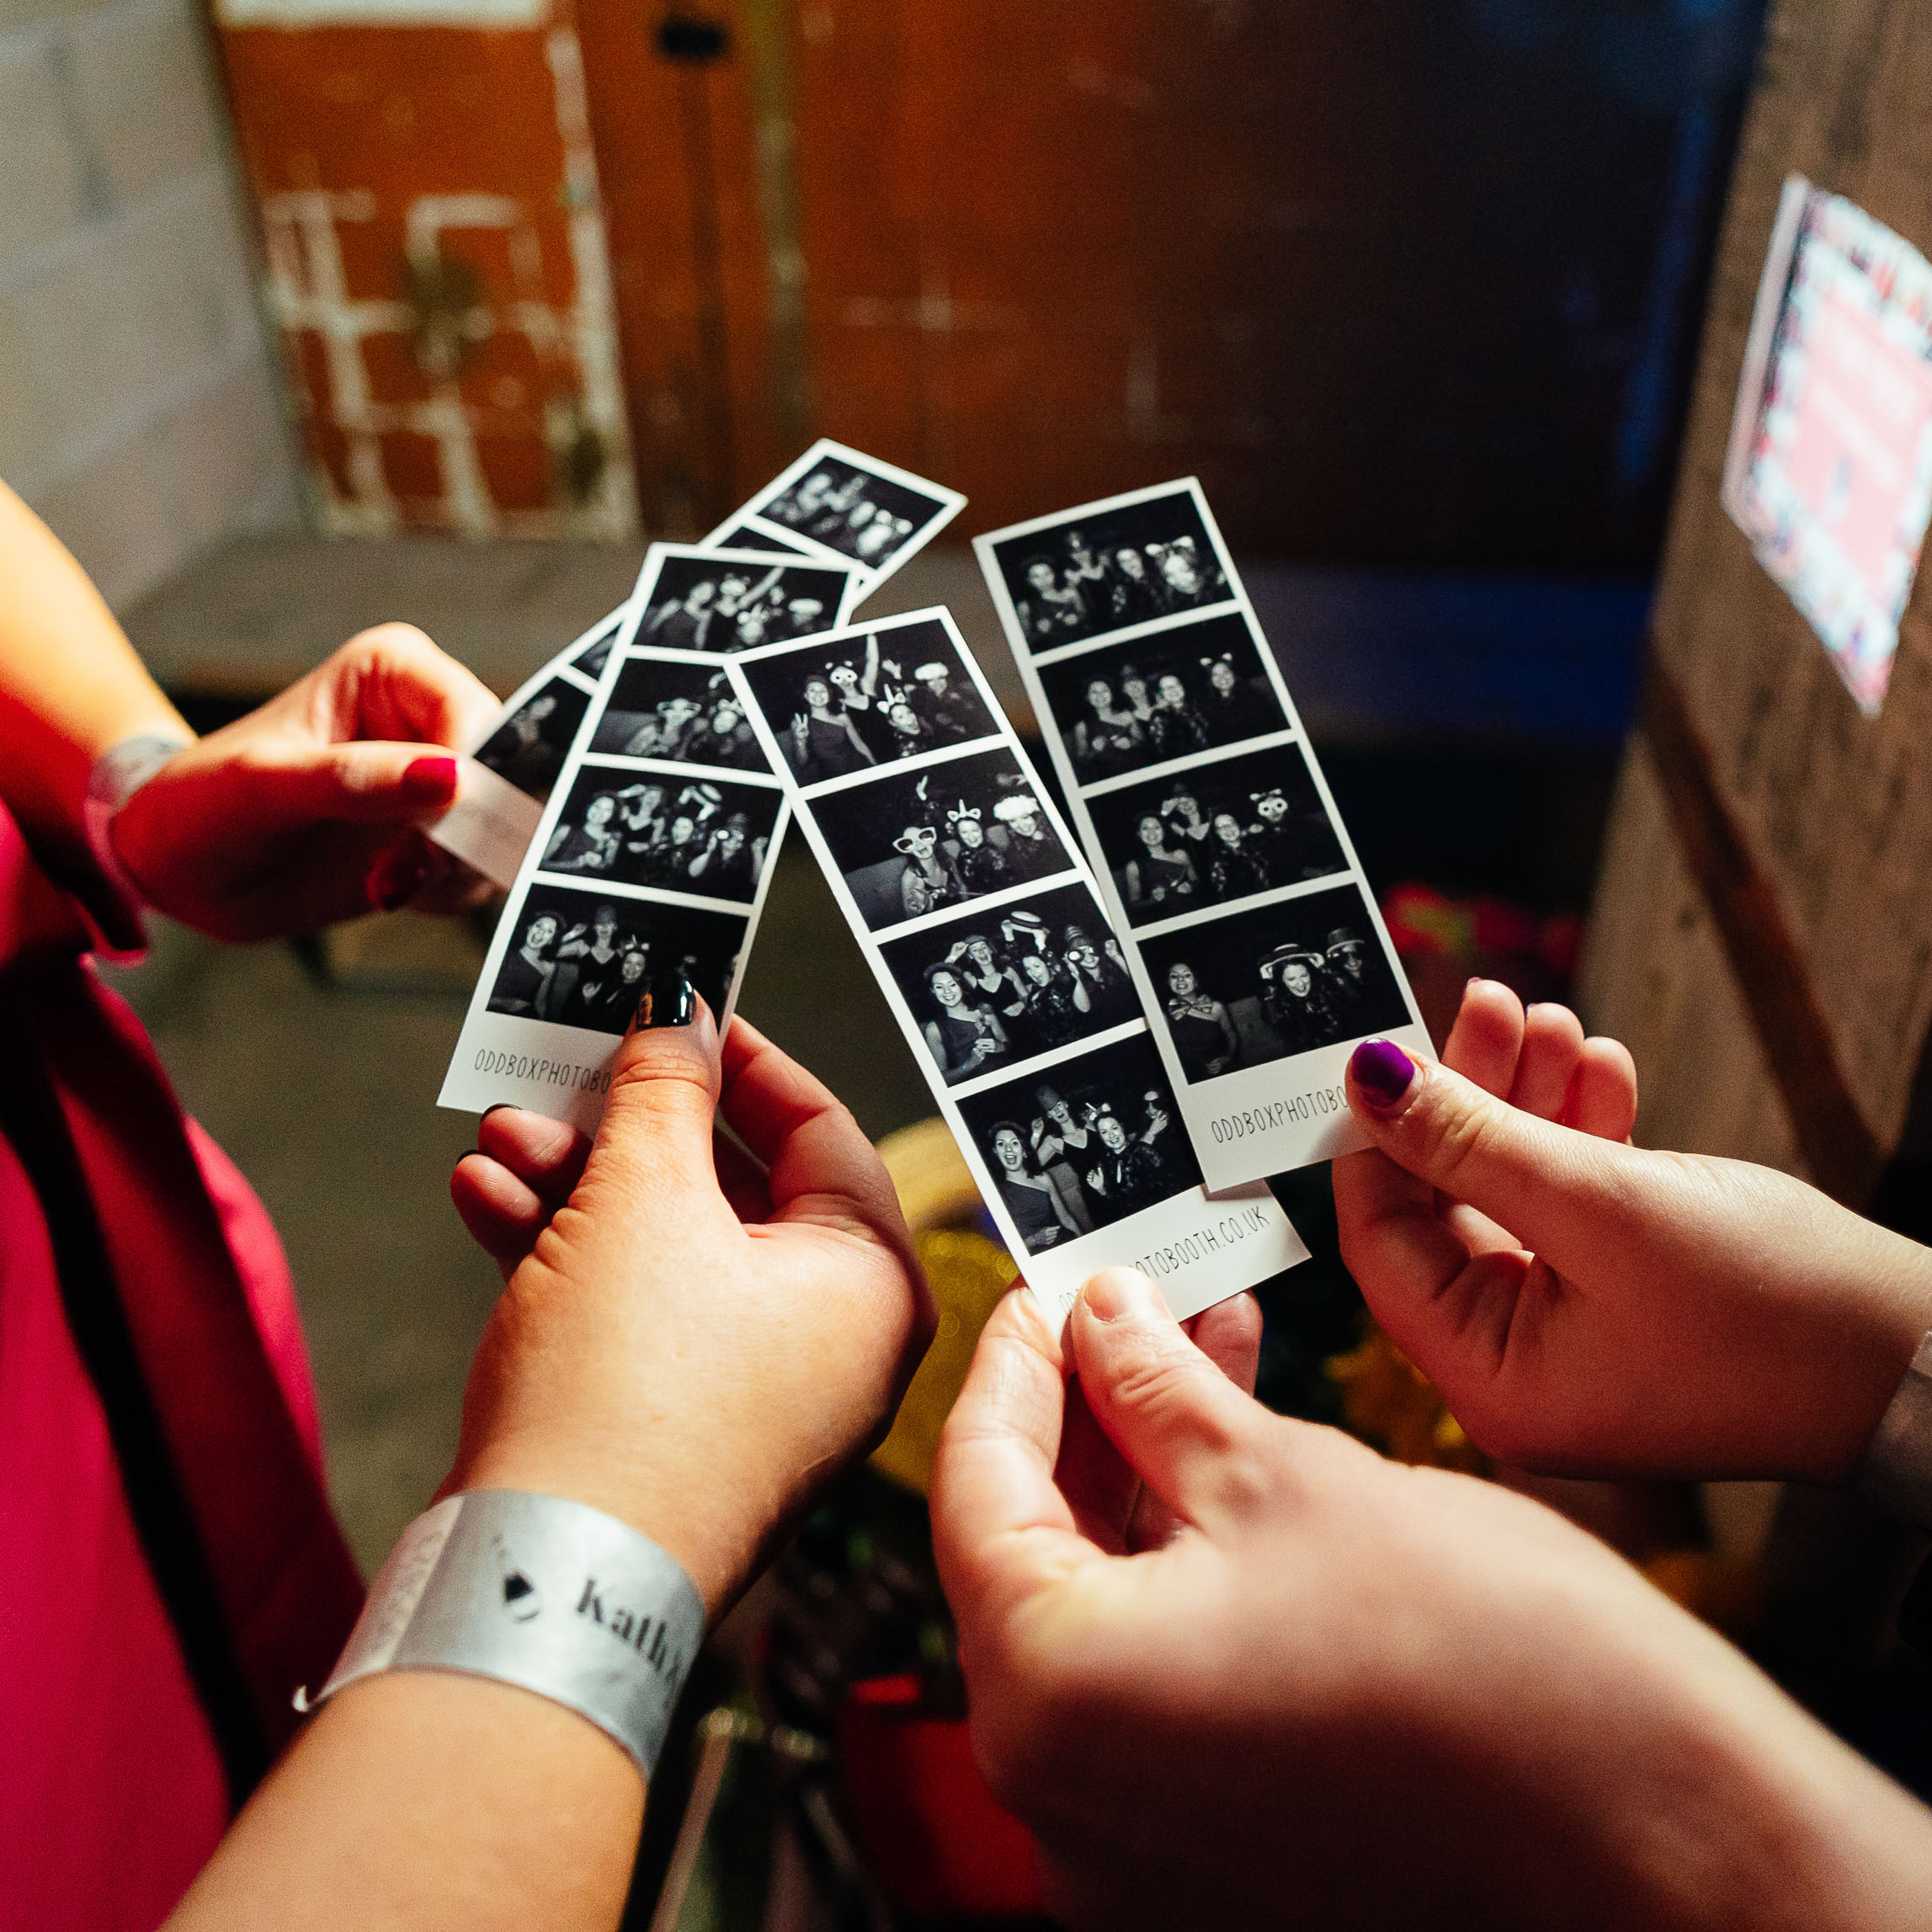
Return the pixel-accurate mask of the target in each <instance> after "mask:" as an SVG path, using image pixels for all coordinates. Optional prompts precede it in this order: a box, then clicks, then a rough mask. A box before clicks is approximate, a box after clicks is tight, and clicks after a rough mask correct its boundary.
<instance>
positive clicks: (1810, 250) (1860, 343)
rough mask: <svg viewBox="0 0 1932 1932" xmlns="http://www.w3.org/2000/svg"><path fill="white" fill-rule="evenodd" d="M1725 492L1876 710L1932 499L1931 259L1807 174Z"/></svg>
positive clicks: (1785, 202) (1844, 672) (1746, 389)
mask: <svg viewBox="0 0 1932 1932" xmlns="http://www.w3.org/2000/svg"><path fill="white" fill-rule="evenodd" d="M1724 505H1725V508H1726V509H1727V510H1728V511H1729V513H1730V514H1731V517H1732V520H1733V521H1734V522H1735V523H1736V524H1738V527H1739V528H1740V529H1741V530H1743V532H1744V534H1745V535H1747V536H1748V538H1749V539H1750V540H1751V545H1752V548H1753V549H1754V551H1756V552H1757V556H1758V559H1759V562H1761V563H1762V564H1763V565H1764V568H1765V570H1766V571H1768V572H1770V575H1771V576H1772V577H1774V578H1775V579H1776V581H1777V582H1778V583H1780V584H1781V585H1782V586H1783V587H1784V589H1785V592H1786V594H1787V595H1788V596H1789V597H1790V598H1791V601H1792V603H1793V604H1796V606H1797V608H1798V609H1800V610H1801V611H1802V612H1803V614H1804V615H1805V617H1806V619H1807V620H1808V621H1809V623H1810V624H1811V626H1812V629H1813V630H1814V631H1817V633H1818V636H1819V637H1820V639H1821V640H1822V641H1823V643H1824V646H1825V648H1826V649H1827V650H1828V651H1829V652H1831V655H1832V658H1833V661H1834V663H1836V665H1837V666H1838V669H1839V675H1840V676H1841V677H1843V678H1844V681H1845V684H1846V687H1847V688H1848V689H1850V692H1851V695H1852V696H1853V697H1854V698H1855V700H1857V702H1858V705H1859V706H1860V709H1861V710H1863V711H1865V712H1867V713H1876V711H1877V710H1878V708H1879V706H1880V705H1881V704H1882V703H1883V701H1884V699H1885V689H1886V685H1887V682H1888V681H1889V679H1890V678H1891V674H1892V657H1893V654H1894V652H1896V651H1897V645H1898V620H1899V618H1900V616H1901V615H1902V614H1903V611H1904V609H1905V604H1906V600H1907V599H1908V598H1909V597H1910V595H1911V593H1912V580H1913V576H1914V575H1915V573H1916V572H1917V571H1918V567H1919V550H1920V548H1921V546H1923V544H1924V538H1925V529H1926V523H1927V519H1928V514H1929V513H1932V263H1927V261H1926V259H1925V258H1924V256H1923V255H1921V254H1920V253H1919V251H1918V250H1917V249H1916V248H1914V247H1912V245H1911V244H1910V243H1909V242H1906V241H1904V240H1903V239H1902V238H1901V237H1898V236H1897V235H1895V234H1894V233H1893V232H1892V231H1891V230H1890V229H1889V228H1886V227H1883V226H1881V225H1880V224H1879V223H1878V222H1876V221H1873V220H1872V219H1871V216H1868V215H1866V214H1865V213H1864V212H1863V211H1862V210H1860V209H1858V208H1856V207H1855V206H1854V205H1852V203H1850V202H1849V201H1847V200H1844V198H1843V197H1842V196H1840V195H1836V194H1826V193H1824V192H1823V190H1821V189H1817V188H1814V187H1813V186H1812V184H1810V183H1809V182H1807V181H1806V180H1805V179H1804V178H1802V176H1797V175H1794V176H1792V177H1791V178H1790V179H1789V180H1788V181H1787V182H1786V184H1785V190H1784V194H1783V197H1782V199H1781V200H1780V205H1779V212H1778V220H1777V223H1776V226H1775V228H1774V230H1773V232H1772V238H1771V247H1770V253H1769V254H1768V255H1767V257H1766V259H1765V263H1764V277H1763V279H1762V281H1761V282H1760V283H1759V290H1758V303H1757V308H1756V311H1755V312H1754V316H1753V319H1752V326H1751V335H1750V339H1749V343H1748V346H1747V349H1746V352H1745V358H1744V369H1743V378H1742V380H1741V381H1740V383H1739V385H1738V407H1737V412H1736V414H1735V416H1734V417H1733V418H1732V430H1731V443H1730V448H1729V451H1728V454H1727V460H1726V463H1725V471H1724Z"/></svg>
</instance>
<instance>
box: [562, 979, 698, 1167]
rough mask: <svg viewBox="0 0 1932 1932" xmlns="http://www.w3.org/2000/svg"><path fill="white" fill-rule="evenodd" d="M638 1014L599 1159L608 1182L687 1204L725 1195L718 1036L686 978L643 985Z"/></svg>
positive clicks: (621, 1056) (613, 1071) (614, 1070)
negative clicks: (702, 1195) (718, 1155)
mask: <svg viewBox="0 0 1932 1932" xmlns="http://www.w3.org/2000/svg"><path fill="white" fill-rule="evenodd" d="M638 994H639V998H638V1001H637V1010H636V1014H635V1015H634V1016H633V1017H632V1019H631V1025H630V1029H629V1030H628V1031H627V1032H626V1033H625V1035H624V1040H623V1043H622V1045H621V1046H619V1048H618V1049H617V1056H616V1058H615V1060H614V1061H613V1062H611V1067H610V1097H609V1100H608V1102H607V1103H606V1104H605V1107H604V1120H603V1122H602V1124H601V1125H600V1126H599V1128H598V1130H597V1140H596V1142H595V1145H594V1147H593V1150H592V1157H591V1158H592V1159H593V1162H594V1163H596V1164H597V1166H598V1167H599V1168H600V1169H601V1170H602V1171H603V1174H604V1175H605V1176H609V1175H611V1174H613V1173H614V1172H615V1173H616V1174H622V1175H624V1176H625V1178H626V1179H627V1180H628V1181H629V1182H630V1184H632V1185H635V1186H638V1187H641V1188H644V1189H646V1190H648V1191H650V1192H652V1193H653V1194H659V1193H668V1194H671V1195H674V1196H675V1197H677V1198H679V1200H685V1201H689V1200H692V1199H694V1198H695V1197H694V1196H693V1195H692V1194H691V1191H690V1190H692V1189H693V1188H700V1189H708V1190H710V1191H711V1193H712V1194H716V1191H717V1174H716V1168H715V1167H714V1166H713V1164H712V1158H711V1126H712V1121H713V1119H714V1117H715V1116H716V1112H717V1105H718V1092H719V1088H720V1084H721V1076H720V1072H719V1053H718V1030H717V1028H716V1025H714V1024H713V1022H712V1019H711V1009H710V1008H709V1007H708V1006H706V1005H705V1003H704V1001H703V1000H701V999H700V998H698V996H697V994H696V993H695V992H694V991H693V990H692V987H691V982H689V980H688V979H686V978H685V977H684V975H683V974H682V973H680V972H672V973H660V974H657V975H656V976H655V977H652V978H648V979H643V980H640V981H639V982H638Z"/></svg>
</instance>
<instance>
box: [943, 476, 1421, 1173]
mask: <svg viewBox="0 0 1932 1932" xmlns="http://www.w3.org/2000/svg"><path fill="white" fill-rule="evenodd" d="M973 547H974V548H975V550H976V551H977V552H978V554H979V560H980V567H981V569H982V572H984V573H985V576H986V580H987V588H988V589H989V590H990V591H991V592H992V593H993V604H994V605H995V607H996V608H997V609H998V612H999V615H1000V621H1001V623H1002V625H1003V626H1004V628H1005V631H1006V634H1007V638H1008V641H1009V642H1010V643H1011V645H1012V647H1013V653H1014V658H1015V660H1016V661H1017V663H1018V665H1019V673H1020V676H1021V678H1022V679H1023V680H1024V681H1025V685H1026V689H1027V695H1028V696H1029V697H1030V698H1031V700H1033V705H1034V709H1035V714H1036V715H1037V716H1038V717H1039V720H1040V725H1041V733H1042V735H1043V736H1044V737H1045V739H1046V746H1047V749H1048V752H1049V753H1050V755H1051V757H1052V759H1053V762H1054V767H1055V769H1056V771H1057V772H1058V773H1059V774H1060V778H1061V780H1062V783H1063V784H1064V785H1065V786H1066V788H1067V799H1068V802H1069V806H1070V808H1071V810H1072V815H1073V819H1074V822H1075V824H1076V826H1077V827H1078V831H1079V833H1080V838H1081V842H1082V844H1083V849H1084V850H1085V851H1086V853H1087V854H1088V855H1089V856H1090V857H1091V859H1092V860H1093V862H1094V867H1095V869H1096V870H1097V872H1098V874H1099V889H1100V892H1101V895H1102V897H1103V899H1104V902H1105V904H1106V907H1107V911H1108V913H1109V915H1110V918H1111V919H1112V920H1113V922H1114V923H1115V927H1116V929H1118V930H1119V931H1120V933H1121V934H1123V935H1125V937H1124V939H1123V947H1124V950H1125V951H1126V955H1127V959H1128V963H1129V965H1130V966H1131V969H1132V971H1133V975H1134V980H1135V984H1136V987H1137V988H1138V990H1139V993H1140V995H1141V998H1142V1001H1143V1003H1144V1004H1145V1006H1146V1009H1147V1011H1148V1012H1149V1013H1150V1014H1156V1015H1157V1016H1158V1019H1157V1021H1156V1024H1155V1025H1154V1028H1153V1035H1154V1042H1155V1044H1156V1046H1158V1048H1159V1051H1160V1056H1161V1060H1162V1063H1163V1066H1164V1067H1165V1068H1166V1071H1167V1072H1168V1077H1169V1078H1171V1079H1172V1080H1173V1082H1174V1091H1175V1094H1176V1096H1177V1098H1178V1100H1179V1111H1180V1115H1181V1120H1182V1122H1183V1124H1184V1127H1185V1129H1186V1132H1187V1136H1188V1139H1189V1141H1190V1143H1191V1144H1192V1147H1193V1150H1194V1153H1195V1158H1197V1159H1198V1161H1199V1162H1200V1169H1201V1172H1202V1174H1204V1175H1205V1176H1206V1182H1207V1184H1208V1185H1209V1186H1210V1187H1212V1188H1222V1187H1233V1186H1235V1185H1237V1184H1239V1183H1241V1182H1244V1181H1252V1180H1256V1179H1260V1178H1262V1177H1263V1176H1264V1175H1268V1174H1281V1173H1285V1171H1287V1170H1288V1169H1290V1168H1298V1167H1306V1166H1307V1165H1309V1164H1310V1163H1313V1162H1316V1161H1324V1160H1329V1159H1332V1158H1333V1157H1335V1156H1336V1155H1338V1154H1344V1153H1351V1152H1355V1150H1356V1149H1357V1148H1359V1147H1364V1146H1365V1145H1366V1144H1367V1142H1366V1140H1365V1136H1363V1135H1362V1134H1361V1133H1360V1131H1359V1130H1358V1129H1357V1128H1356V1127H1355V1125H1354V1123H1353V1122H1352V1120H1350V1118H1349V1110H1348V1106H1347V1104H1346V1101H1345V1099H1344V1092H1343V1087H1344V1073H1345V1069H1346V1067H1347V1064H1348V1057H1349V1051H1350V1049H1351V1048H1352V1047H1353V1046H1355V1043H1356V1042H1357V1041H1360V1040H1362V1039H1365V1038H1367V1037H1369V1036H1370V1035H1376V1034H1383V1035H1387V1036H1388V1037H1390V1038H1392V1039H1393V1040H1395V1041H1397V1043H1398V1044H1400V1045H1402V1046H1405V1047H1408V1049H1409V1050H1410V1051H1413V1052H1418V1053H1429V1051H1431V1048H1430V1045H1429V1035H1428V1034H1427V1032H1426V1030H1424V1026H1423V1024H1422V1016H1421V1014H1420V1013H1419V1012H1418V1009H1417V1007H1416V1004H1415V1000H1414V998H1413V994H1412V993H1410V991H1409V987H1408V981H1407V979H1406V978H1405V977H1404V976H1403V974H1402V967H1401V966H1400V964H1399V962H1398V961H1397V959H1396V956H1395V952H1394V950H1393V948H1392V946H1391V945H1390V944H1389V939H1388V934H1387V931H1386V929H1385V927H1384V926H1383V924H1382V921H1381V914H1380V913H1379V912H1378V911H1377V910H1376V903H1375V899H1374V897H1373V896H1372V894H1371V893H1370V891H1369V889H1368V886H1367V882H1366V881H1365V880H1364V879H1363V877H1362V873H1361V867H1360V863H1359V862H1358V860H1356V857H1355V848H1354V847H1353V846H1352V845H1351V844H1349V835H1348V833H1347V830H1346V829H1345V828H1344V826H1343V824H1342V822H1341V818H1340V817H1339V814H1338V813H1337V812H1336V810H1335V804H1334V800H1333V798H1332V797H1331V796H1329V792H1328V785H1327V783H1326V781H1325V780H1323V776H1322V771H1321V767H1320V765H1319V764H1317V761H1316V758H1315V754H1314V752H1313V750H1312V748H1310V746H1309V745H1308V743H1307V738H1306V736H1305V734H1304V733H1303V732H1302V729H1301V720H1300V718H1299V717H1298V716H1296V711H1295V706H1294V702H1293V700H1291V698H1290V696H1289V695H1288V687H1287V685H1286V684H1285V682H1284V681H1283V679H1282V677H1281V673H1280V667H1279V666H1278V665H1277V664H1276V663H1275V656H1274V653H1273V652H1271V651H1270V650H1269V648H1268V645H1267V641H1266V640H1265V639H1264V637H1263V636H1262V634H1261V627H1260V625H1259V623H1258V622H1257V621H1256V620H1255V616H1254V611H1253V606H1252V605H1251V604H1249V603H1248V594H1247V592H1246V591H1245V590H1244V589H1243V588H1242V583H1241V579H1240V577H1239V575H1238V573H1237V572H1236V570H1235V567H1234V564H1233V562H1232V559H1231V558H1230V557H1229V556H1228V554H1227V546H1226V545H1225V544H1224V543H1223V542H1222V541H1221V532H1220V530H1218V529H1217V528H1216V525H1215V521H1214V518H1213V515H1212V514H1211V512H1210V510H1209V509H1208V507H1207V500H1206V498H1205V497H1204V496H1203V495H1202V493H1201V490H1200V484H1199V483H1197V482H1195V481H1194V479H1193V478H1191V477H1189V478H1186V479H1184V480H1183V481H1181V482H1174V483H1163V484H1160V485H1157V486H1156V487H1153V488H1152V489H1146V490H1136V491H1133V492H1131V493H1129V494H1128V495H1126V496H1121V497H1115V498H1110V499H1108V500H1107V501H1105V502H1103V503H1088V504H1084V505H1083V506H1082V507H1081V508H1078V509H1074V510H1067V511H1062V513H1060V514H1057V515H1055V516H1050V517H1041V518H1039V519H1035V521H1033V522H1031V523H1026V524H1015V525H1014V526H1013V527H1012V528H1011V529H1009V530H994V531H993V532H992V533H990V534H989V535H986V536H982V537H977V538H975V539H974V543H973Z"/></svg>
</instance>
